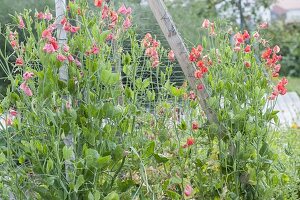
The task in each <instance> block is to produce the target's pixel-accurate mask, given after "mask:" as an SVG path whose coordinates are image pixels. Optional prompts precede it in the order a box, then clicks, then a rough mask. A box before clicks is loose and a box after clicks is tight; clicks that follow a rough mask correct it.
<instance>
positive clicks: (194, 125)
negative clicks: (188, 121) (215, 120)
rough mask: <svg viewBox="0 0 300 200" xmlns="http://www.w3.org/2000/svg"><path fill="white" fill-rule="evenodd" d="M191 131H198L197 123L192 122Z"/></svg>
mask: <svg viewBox="0 0 300 200" xmlns="http://www.w3.org/2000/svg"><path fill="white" fill-rule="evenodd" d="M192 129H193V130H197V129H199V124H198V123H197V122H193V123H192Z"/></svg>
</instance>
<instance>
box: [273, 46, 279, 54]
mask: <svg viewBox="0 0 300 200" xmlns="http://www.w3.org/2000/svg"><path fill="white" fill-rule="evenodd" d="M279 51H280V47H279V46H278V45H276V46H274V47H273V52H274V53H279Z"/></svg>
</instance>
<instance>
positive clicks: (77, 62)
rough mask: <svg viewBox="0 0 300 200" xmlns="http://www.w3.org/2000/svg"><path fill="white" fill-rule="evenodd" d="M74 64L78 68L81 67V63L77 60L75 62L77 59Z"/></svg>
mask: <svg viewBox="0 0 300 200" xmlns="http://www.w3.org/2000/svg"><path fill="white" fill-rule="evenodd" d="M75 64H76V65H77V66H78V67H81V66H82V64H81V62H80V61H79V60H77V59H75Z"/></svg>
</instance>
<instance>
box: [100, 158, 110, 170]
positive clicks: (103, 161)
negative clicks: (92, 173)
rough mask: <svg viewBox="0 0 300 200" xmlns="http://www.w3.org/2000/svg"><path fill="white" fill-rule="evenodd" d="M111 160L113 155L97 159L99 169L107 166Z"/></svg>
mask: <svg viewBox="0 0 300 200" xmlns="http://www.w3.org/2000/svg"><path fill="white" fill-rule="evenodd" d="M110 161H111V156H110V155H109V156H105V157H100V158H98V159H97V166H98V168H99V169H101V168H104V167H106V166H107V165H108V164H109V163H110Z"/></svg>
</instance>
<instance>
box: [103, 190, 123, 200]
mask: <svg viewBox="0 0 300 200" xmlns="http://www.w3.org/2000/svg"><path fill="white" fill-rule="evenodd" d="M119 199H120V197H119V195H118V193H116V192H115V191H112V192H111V193H109V194H108V195H107V196H106V197H105V198H104V200H119Z"/></svg>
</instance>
